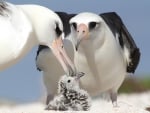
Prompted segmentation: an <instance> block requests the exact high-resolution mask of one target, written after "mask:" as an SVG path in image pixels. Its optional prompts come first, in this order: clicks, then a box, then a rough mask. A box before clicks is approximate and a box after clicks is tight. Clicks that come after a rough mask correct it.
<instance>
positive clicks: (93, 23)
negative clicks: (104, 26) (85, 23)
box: [89, 22, 97, 30]
mask: <svg viewBox="0 0 150 113" xmlns="http://www.w3.org/2000/svg"><path fill="white" fill-rule="evenodd" d="M96 25H97V22H90V23H89V29H90V30H92V29H94V28H95V27H96Z"/></svg>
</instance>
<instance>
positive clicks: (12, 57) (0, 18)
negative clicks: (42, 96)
mask: <svg viewBox="0 0 150 113" xmlns="http://www.w3.org/2000/svg"><path fill="white" fill-rule="evenodd" d="M62 33H63V25H62V22H61V20H60V18H59V16H58V15H57V14H56V13H54V12H53V11H51V10H50V9H48V8H46V7H42V6H39V5H13V4H11V3H7V2H4V1H0V71H2V70H4V69H6V68H8V67H10V66H11V65H13V64H15V63H17V62H18V61H19V60H20V59H21V58H22V57H23V56H25V55H26V54H27V53H28V52H29V50H30V49H31V48H32V47H33V46H36V45H38V44H40V45H46V46H48V47H49V48H51V50H52V52H53V54H54V55H55V56H56V57H57V59H58V60H59V62H60V63H61V65H62V67H63V69H64V70H65V72H66V73H69V72H70V71H73V70H74V65H73V63H72V62H71V60H70V58H68V56H67V54H66V52H65V50H64V48H63V43H62ZM50 65H53V64H50Z"/></svg>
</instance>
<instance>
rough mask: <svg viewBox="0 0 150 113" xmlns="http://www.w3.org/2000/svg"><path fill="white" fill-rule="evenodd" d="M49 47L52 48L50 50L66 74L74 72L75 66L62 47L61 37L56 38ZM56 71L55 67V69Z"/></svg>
mask: <svg viewBox="0 0 150 113" xmlns="http://www.w3.org/2000/svg"><path fill="white" fill-rule="evenodd" d="M50 48H51V49H52V52H53V53H54V55H55V56H56V58H57V59H58V61H59V62H60V64H61V65H62V67H63V69H64V71H65V72H66V73H67V74H68V75H72V74H73V73H75V70H76V69H75V66H74V64H73V62H72V61H71V60H70V58H69V57H68V55H67V53H66V51H65V49H64V47H63V41H62V37H58V38H56V39H55V40H54V41H53V42H52V44H51V46H50ZM52 65H53V64H52ZM56 71H57V69H56Z"/></svg>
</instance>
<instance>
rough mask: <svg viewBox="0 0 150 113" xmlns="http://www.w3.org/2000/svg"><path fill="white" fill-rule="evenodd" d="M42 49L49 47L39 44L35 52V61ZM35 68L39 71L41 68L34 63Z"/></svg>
mask: <svg viewBox="0 0 150 113" xmlns="http://www.w3.org/2000/svg"><path fill="white" fill-rule="evenodd" d="M44 49H49V48H48V47H47V46H44V45H39V47H38V50H37V52H36V58H35V61H37V58H38V55H39V53H40V52H41V51H42V50H44ZM36 68H37V70H39V71H41V69H40V68H39V67H38V66H37V65H36Z"/></svg>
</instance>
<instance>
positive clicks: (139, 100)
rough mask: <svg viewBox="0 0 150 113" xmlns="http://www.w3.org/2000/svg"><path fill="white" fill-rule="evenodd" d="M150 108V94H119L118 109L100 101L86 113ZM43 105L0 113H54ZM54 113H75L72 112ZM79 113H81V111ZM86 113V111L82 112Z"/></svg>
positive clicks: (132, 112)
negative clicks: (46, 109)
mask: <svg viewBox="0 0 150 113" xmlns="http://www.w3.org/2000/svg"><path fill="white" fill-rule="evenodd" d="M146 107H150V92H145V93H141V94H130V95H127V94H121V95H119V96H118V107H115V108H114V107H113V106H112V103H111V102H107V101H105V100H101V99H94V100H93V101H92V107H91V110H90V111H89V112H87V113H150V112H148V111H146V110H145V108H146ZM44 108H45V105H44V104H42V103H40V102H35V103H30V104H23V105H18V106H1V107H0V113H55V112H54V111H45V110H44ZM56 113H75V112H74V111H65V112H56ZM79 113H82V112H81V111H80V112H79ZM83 113H86V111H83Z"/></svg>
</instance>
